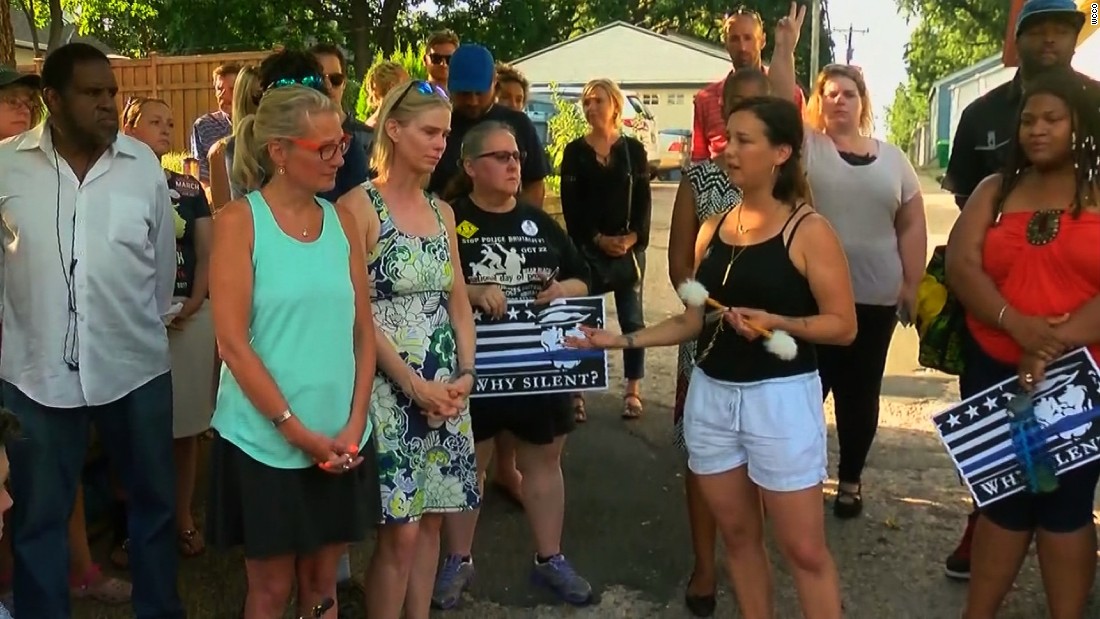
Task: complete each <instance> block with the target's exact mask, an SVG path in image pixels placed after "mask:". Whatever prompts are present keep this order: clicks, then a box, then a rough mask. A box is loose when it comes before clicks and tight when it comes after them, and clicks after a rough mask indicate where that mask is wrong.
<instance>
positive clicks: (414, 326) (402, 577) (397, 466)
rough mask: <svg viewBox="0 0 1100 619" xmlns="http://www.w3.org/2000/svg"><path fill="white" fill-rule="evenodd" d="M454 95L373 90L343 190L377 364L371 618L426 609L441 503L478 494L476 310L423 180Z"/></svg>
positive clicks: (442, 207)
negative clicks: (362, 259)
mask: <svg viewBox="0 0 1100 619" xmlns="http://www.w3.org/2000/svg"><path fill="white" fill-rule="evenodd" d="M450 120H451V104H450V102H449V101H448V99H447V95H446V94H445V93H444V92H443V91H442V90H441V89H440V88H439V87H437V86H433V85H431V84H429V83H427V82H421V81H415V82H406V83H404V84H402V85H399V86H397V87H396V88H394V89H393V90H391V91H390V93H389V94H387V95H386V97H385V99H384V100H383V101H382V109H381V112H380V114H379V120H378V126H377V133H376V136H375V141H374V150H373V153H372V157H371V164H372V165H371V167H372V168H374V169H375V170H377V171H378V177H377V179H376V180H375V181H373V182H368V183H365V184H364V185H363V186H362V188H360V189H359V190H355V191H352V192H349V193H348V195H346V196H345V197H344V198H342V199H341V202H342V203H344V204H345V205H346V206H347V208H349V209H351V210H352V212H354V213H356V217H357V219H358V220H359V223H360V226H361V228H362V232H363V238H364V239H365V242H366V247H367V251H368V253H367V267H368V270H369V271H370V275H371V281H372V288H373V290H372V294H371V302H372V305H373V307H374V320H375V324H376V328H377V330H378V335H379V337H378V338H377V339H378V367H379V368H380V371H379V373H378V376H377V378H376V379H375V383H374V391H373V393H372V397H371V419H372V420H373V422H374V424H375V427H376V428H377V431H376V432H375V437H376V439H375V440H376V442H377V448H378V477H379V482H380V486H381V500H382V526H381V527H380V529H379V534H378V543H377V545H376V546H375V550H374V556H373V557H372V558H371V564H370V568H369V573H368V576H367V589H368V593H369V595H368V598H367V607H368V615H369V616H370V617H371V619H398V617H399V616H401V610H402V607H403V608H404V610H405V615H404V616H405V617H406V618H407V619H428V613H429V611H430V605H431V595H432V587H433V584H434V581H435V571H436V565H437V561H438V558H439V531H440V525H441V523H442V514H445V513H452V512H461V511H466V510H471V509H474V508H475V507H477V506H478V505H479V504H480V501H481V496H480V492H479V490H478V483H477V482H478V480H477V464H476V461H475V459H474V440H473V432H472V426H471V424H470V414H469V408H468V405H467V398H468V397H469V395H470V392H471V391H472V390H473V387H474V379H475V374H474V369H473V368H474V318H473V310H472V308H471V305H470V301H469V298H468V297H467V295H466V286H465V282H464V281H463V278H462V268H461V266H459V265H458V264H457V262H456V261H457V260H458V248H457V241H456V238H455V235H454V229H455V222H454V213H453V212H452V211H451V207H450V206H449V205H447V204H446V203H445V202H442V201H441V200H438V199H436V198H435V197H434V196H432V195H429V194H427V193H425V192H424V190H423V187H424V181H425V180H426V179H427V176H428V175H429V174H430V173H431V171H432V169H433V168H434V167H435V165H436V163H437V162H438V161H439V158H440V157H441V156H442V154H443V150H444V148H445V146H446V135H447V131H448V129H449V127H450Z"/></svg>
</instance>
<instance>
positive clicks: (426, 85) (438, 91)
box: [390, 80, 450, 110]
mask: <svg viewBox="0 0 1100 619" xmlns="http://www.w3.org/2000/svg"><path fill="white" fill-rule="evenodd" d="M413 89H415V90H416V91H417V92H419V93H420V94H422V95H424V96H425V97H431V96H432V95H435V96H437V97H440V98H441V99H443V100H444V101H449V100H450V97H448V96H447V91H446V90H443V89H442V88H440V87H439V86H436V85H435V84H432V83H430V82H426V81H424V80H413V81H411V82H409V85H408V86H406V87H405V90H402V91H401V96H399V97H397V100H396V101H394V102H393V107H391V108H390V109H391V110H396V109H398V108H400V107H401V102H402V101H404V100H405V97H407V96H409V92H410V91H412V90H413Z"/></svg>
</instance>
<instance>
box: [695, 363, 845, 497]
mask: <svg viewBox="0 0 1100 619" xmlns="http://www.w3.org/2000/svg"><path fill="white" fill-rule="evenodd" d="M684 442H685V443H686V444H687V449H688V468H690V469H691V471H692V472H693V473H695V474H696V475H716V474H718V473H725V472H727V471H732V470H734V469H736V468H738V467H741V466H745V465H746V464H747V465H748V467H749V468H748V474H749V479H751V480H752V481H753V483H755V484H756V485H758V486H760V487H761V488H764V489H765V490H771V491H774V492H793V491H796V490H805V489H806V488H812V487H814V486H816V485H817V484H819V483H821V482H822V481H824V480H825V479H826V478H827V476H828V473H827V469H826V467H827V464H828V452H827V448H828V447H827V443H826V429H825V407H824V404H823V402H822V394H821V378H820V377H819V376H818V374H817V372H811V373H808V374H799V375H797V376H788V377H784V378H776V379H771V380H765V381H760V382H753V383H730V382H725V381H720V380H714V379H713V378H711V377H709V376H707V375H706V374H704V373H703V371H702V370H700V369H699V368H695V371H694V372H692V374H691V384H690V386H689V387H688V392H687V398H686V399H685V402H684Z"/></svg>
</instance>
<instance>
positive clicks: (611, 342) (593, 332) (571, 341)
mask: <svg viewBox="0 0 1100 619" xmlns="http://www.w3.org/2000/svg"><path fill="white" fill-rule="evenodd" d="M580 331H581V333H583V334H584V337H577V336H575V335H567V336H565V345H566V346H568V347H569V348H596V349H607V348H622V347H623V346H624V345H625V342H624V341H623V336H621V335H616V334H614V333H612V332H610V331H605V330H603V329H594V328H592V327H586V326H584V325H581V327H580Z"/></svg>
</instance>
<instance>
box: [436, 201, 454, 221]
mask: <svg viewBox="0 0 1100 619" xmlns="http://www.w3.org/2000/svg"><path fill="white" fill-rule="evenodd" d="M435 207H436V208H437V209H439V212H440V214H442V215H443V221H445V222H447V225H448V226H449V227H451V228H453V227H454V226H455V210H454V209H453V208H451V205H450V204H447V201H446V200H444V199H442V198H435Z"/></svg>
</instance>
